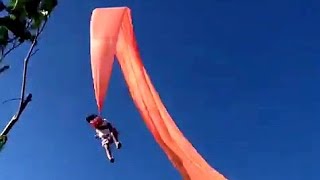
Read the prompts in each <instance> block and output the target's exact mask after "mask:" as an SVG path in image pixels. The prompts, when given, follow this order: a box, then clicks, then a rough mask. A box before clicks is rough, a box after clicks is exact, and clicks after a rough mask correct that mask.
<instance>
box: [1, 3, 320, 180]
mask: <svg viewBox="0 0 320 180" xmlns="http://www.w3.org/2000/svg"><path fill="white" fill-rule="evenodd" d="M106 6H129V7H130V8H131V9H132V13H133V21H134V26H135V32H136V36H137V40H138V43H139V48H140V51H141V56H142V58H143V61H144V63H145V66H146V68H147V70H148V72H149V74H150V76H151V78H152V81H153V82H154V85H155V87H156V88H157V90H158V91H159V93H160V95H161V98H162V100H163V102H164V103H165V105H166V107H167V108H168V111H169V112H170V113H171V115H172V117H173V118H174V119H175V120H176V123H177V124H178V126H179V127H180V128H181V130H182V131H183V132H184V134H185V135H186V136H187V138H188V139H189V140H190V141H191V142H192V143H193V144H194V146H195V147H196V148H197V150H198V151H199V152H200V153H201V154H202V155H203V157H204V158H205V159H206V160H207V161H208V162H209V163H210V164H211V165H212V166H214V167H215V168H216V169H217V170H218V171H220V172H221V173H223V174H224V175H225V176H227V177H228V178H229V179H230V180H257V179H259V180H283V179H286V180H317V179H320V175H319V174H318V173H316V169H317V168H316V167H319V165H320V164H319V159H320V156H319V155H318V152H319V151H320V143H319V141H317V139H318V138H319V137H320V134H319V131H316V129H318V128H319V125H320V123H319V121H318V120H319V117H320V113H319V112H320V111H319V110H320V109H319V107H320V106H319V105H320V95H319V92H320V86H319V82H320V60H319V58H320V53H319V52H320V45H319V42H320V35H319V32H320V26H319V18H320V11H319V10H320V2H319V1H316V0H297V1H292V0H281V1H278V0H277V1H276V0H269V1H263V2H262V1H253V0H244V1H236V0H235V1H232V0H199V1H197V2H196V1H191V0H185V1H170V0H161V1H160V0H148V1H138V0H131V1H129V0H128V1H124V0H87V1H81V2H80V1H75V0H73V1H72V0H68V1H61V2H60V5H59V7H58V8H57V9H56V11H55V13H54V14H53V16H52V18H51V20H50V23H49V24H48V27H47V29H46V31H45V33H44V34H43V36H42V39H41V44H40V46H39V47H40V51H39V52H38V53H37V55H36V56H34V57H33V59H32V61H31V63H30V71H29V79H28V92H32V93H33V94H34V99H33V101H32V103H31V104H30V106H29V107H28V108H27V110H26V111H25V113H24V114H23V117H22V119H21V121H20V122H19V123H18V124H17V125H16V126H15V127H14V130H13V131H12V132H11V134H10V139H9V144H8V145H7V146H6V149H5V151H4V152H2V153H1V155H0V179H5V180H24V179H32V180H43V179H45V180H73V179H74V180H87V179H92V180H94V179H97V180H101V179H109V180H126V179H139V180H150V179H153V180H164V179H168V180H171V179H172V180H174V179H180V176H179V174H178V173H177V171H176V170H175V169H174V168H173V167H172V166H171V164H170V163H169V161H168V160H167V158H166V156H165V155H164V153H163V152H162V150H161V149H160V148H159V146H158V145H157V144H156V143H155V142H154V140H153V137H152V136H151V134H150V133H149V132H148V131H147V128H146V126H145V125H144V124H143V121H142V120H141V118H140V116H139V114H138V112H137V110H136V109H135V107H134V105H133V103H132V101H131V98H130V97H129V93H128V90H127V88H126V85H125V83H124V80H123V77H122V74H121V71H120V69H119V67H118V64H116V65H115V67H114V73H113V76H112V81H111V86H110V89H109V94H108V97H107V102H106V105H105V107H104V114H105V115H107V117H108V118H110V119H111V120H112V121H113V123H114V124H115V125H116V126H117V127H118V128H119V130H120V131H121V140H122V141H123V144H124V146H123V149H122V150H121V151H116V152H115V157H116V163H115V164H110V163H108V161H107V160H106V157H105V154H104V151H103V149H102V148H101V147H100V144H99V142H98V141H97V140H95V139H94V137H93V136H94V132H93V130H92V129H91V128H90V127H89V126H88V125H87V124H86V123H85V121H84V117H85V116H86V115H87V114H88V113H91V112H96V104H95V99H94V95H93V85H92V79H91V69H90V55H89V47H90V44H89V20H90V15H91V11H92V10H93V9H94V8H95V7H106ZM25 53H26V49H25V48H22V49H20V50H18V51H17V52H16V54H15V55H12V56H10V57H8V59H7V61H8V62H10V64H11V65H12V69H11V70H10V71H8V72H7V73H6V74H4V75H1V79H0V83H1V87H2V88H0V93H1V95H2V96H1V98H0V99H1V100H6V99H9V98H14V97H17V96H18V93H19V89H18V87H19V85H20V76H21V74H20V73H17V71H20V70H21V69H22V58H23V56H24V54H25ZM16 103H17V102H10V103H7V104H5V105H0V106H1V108H0V114H1V119H0V126H1V127H2V126H4V125H5V123H6V122H7V121H6V120H7V119H9V118H10V116H11V115H12V114H13V113H14V112H15V110H16V109H15V108H16V105H17V104H16Z"/></svg>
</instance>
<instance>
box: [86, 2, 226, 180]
mask: <svg viewBox="0 0 320 180" xmlns="http://www.w3.org/2000/svg"><path fill="white" fill-rule="evenodd" d="M90 26H91V27H90V28H91V29H90V36H91V37H90V41H91V42H90V43H91V47H90V48H91V66H92V76H93V82H94V90H95V97H96V101H97V105H98V110H99V112H100V113H101V110H102V106H103V103H104V99H105V97H106V94H107V90H108V86H109V81H110V77H111V72H112V67H113V62H114V56H116V57H117V59H118V61H119V64H120V66H121V70H122V72H123V75H124V78H125V81H126V83H127V85H128V88H129V91H130V94H131V97H132V99H133V101H134V104H135V106H136V107H137V108H138V110H139V112H140V114H141V116H142V118H143V120H144V122H145V124H146V125H147V127H148V129H149V130H150V132H151V133H152V135H153V137H154V139H155V140H156V141H157V143H158V144H159V145H160V147H161V148H162V149H163V151H164V152H165V153H166V155H167V156H168V159H169V160H170V161H171V163H172V164H173V165H174V166H175V168H176V169H177V170H178V171H179V172H180V174H181V176H182V177H183V179H184V180H226V178H225V177H224V176H223V175H221V174H220V173H219V172H217V171H216V170H214V169H213V168H212V167H211V166H210V165H209V164H208V163H207V162H206V161H205V160H204V159H203V158H202V157H201V155H200V154H199V153H198V152H197V151H196V149H195V148H194V147H193V146H192V144H191V143H190V142H189V141H188V140H187V139H186V138H185V137H184V135H183V134H182V132H181V131H180V130H179V128H178V127H177V126H176V124H175V123H174V121H173V119H172V118H171V117H170V115H169V113H168V112H167V110H166V108H165V106H164V105H163V103H162V102H161V99H160V97H159V95H158V93H157V92H156V90H155V88H154V86H153V85H152V83H151V80H150V78H149V76H148V74H147V72H146V70H145V68H144V65H143V63H142V61H141V58H140V54H139V51H138V47H137V42H136V39H135V35H134V31H133V25H132V19H131V10H130V9H129V8H127V7H115V8H97V9H95V10H94V11H93V13H92V17H91V25H90Z"/></svg>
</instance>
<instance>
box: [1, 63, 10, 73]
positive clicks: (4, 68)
mask: <svg viewBox="0 0 320 180" xmlns="http://www.w3.org/2000/svg"><path fill="white" fill-rule="evenodd" d="M9 68H10V66H9V65H5V66H3V67H1V68H0V74H1V73H3V72H5V71H6V70H8V69H9Z"/></svg>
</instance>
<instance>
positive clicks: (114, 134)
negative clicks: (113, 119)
mask: <svg viewBox="0 0 320 180" xmlns="http://www.w3.org/2000/svg"><path fill="white" fill-rule="evenodd" d="M108 126H109V127H108V128H109V130H110V135H111V138H112V140H113V142H114V143H115V144H116V147H117V149H120V148H121V147H122V144H121V142H120V141H119V139H118V135H119V133H118V131H117V129H116V128H114V127H112V125H111V124H110V123H109V124H108Z"/></svg>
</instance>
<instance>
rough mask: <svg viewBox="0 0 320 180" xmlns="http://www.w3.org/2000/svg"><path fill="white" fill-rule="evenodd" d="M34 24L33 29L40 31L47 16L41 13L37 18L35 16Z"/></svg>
mask: <svg viewBox="0 0 320 180" xmlns="http://www.w3.org/2000/svg"><path fill="white" fill-rule="evenodd" d="M32 19H33V22H32V25H31V29H38V28H40V26H41V24H42V22H43V21H44V20H45V16H44V15H43V14H41V13H39V14H37V15H36V16H33V18H32Z"/></svg>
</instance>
